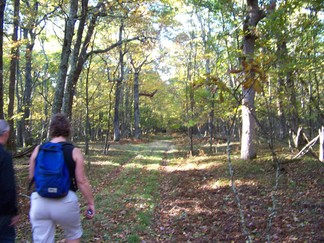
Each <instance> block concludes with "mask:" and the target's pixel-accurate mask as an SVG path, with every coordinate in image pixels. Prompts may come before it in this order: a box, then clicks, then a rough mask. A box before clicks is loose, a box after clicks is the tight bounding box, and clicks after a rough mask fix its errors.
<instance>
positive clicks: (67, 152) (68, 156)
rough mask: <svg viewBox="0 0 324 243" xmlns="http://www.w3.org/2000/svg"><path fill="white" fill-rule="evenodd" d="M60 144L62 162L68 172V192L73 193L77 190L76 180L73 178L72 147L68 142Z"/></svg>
mask: <svg viewBox="0 0 324 243" xmlns="http://www.w3.org/2000/svg"><path fill="white" fill-rule="evenodd" d="M60 143H61V144H62V145H63V154H64V160H65V163H66V164H67V167H68V169H69V172H70V178H71V187H70V190H71V191H74V192H75V191H77V190H78V185H77V183H76V178H75V161H74V160H73V156H72V151H73V149H74V145H73V144H72V143H69V142H60Z"/></svg>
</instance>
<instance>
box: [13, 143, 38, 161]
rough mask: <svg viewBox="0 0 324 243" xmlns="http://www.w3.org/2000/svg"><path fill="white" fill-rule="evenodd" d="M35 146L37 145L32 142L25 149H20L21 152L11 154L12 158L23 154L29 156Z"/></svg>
mask: <svg viewBox="0 0 324 243" xmlns="http://www.w3.org/2000/svg"><path fill="white" fill-rule="evenodd" d="M36 146H37V145H36V144H34V145H32V146H30V147H28V148H26V149H25V150H23V151H21V152H18V153H15V154H13V155H12V157H13V158H21V157H23V156H28V157H29V156H30V155H31V153H32V152H33V151H34V149H35V147H36Z"/></svg>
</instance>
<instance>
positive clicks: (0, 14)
mask: <svg viewBox="0 0 324 243" xmlns="http://www.w3.org/2000/svg"><path fill="white" fill-rule="evenodd" d="M5 8H6V0H1V1H0V33H3V20H4V12H5ZM3 91H4V90H3V34H1V35H0V119H4V112H3V105H4V100H3Z"/></svg>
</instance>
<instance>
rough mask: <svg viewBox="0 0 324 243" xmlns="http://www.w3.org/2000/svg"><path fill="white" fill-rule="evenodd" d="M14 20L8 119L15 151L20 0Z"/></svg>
mask: <svg viewBox="0 0 324 243" xmlns="http://www.w3.org/2000/svg"><path fill="white" fill-rule="evenodd" d="M13 17H14V20H13V34H12V42H13V43H14V45H13V47H12V48H11V60H10V68H9V69H10V74H9V104H8V119H9V125H10V127H11V129H10V137H9V141H8V149H9V150H11V151H15V149H16V142H15V141H16V134H15V130H14V120H13V115H14V104H15V87H16V71H17V65H18V64H17V63H18V55H19V48H18V45H17V41H18V27H19V0H15V1H14V16H13Z"/></svg>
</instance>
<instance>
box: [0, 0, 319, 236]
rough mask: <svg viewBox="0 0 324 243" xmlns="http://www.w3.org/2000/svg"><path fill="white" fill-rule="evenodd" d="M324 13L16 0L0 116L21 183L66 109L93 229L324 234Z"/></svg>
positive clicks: (288, 2) (237, 5)
mask: <svg viewBox="0 0 324 243" xmlns="http://www.w3.org/2000/svg"><path fill="white" fill-rule="evenodd" d="M323 19H324V4H323V1H320V0H306V1H301V0H264V1H263V0H262V1H261V0H260V1H258V0H246V1H240V0H231V1H228V0H203V1H196V0H159V1H158V0H148V1H144V0H137V1H135V0H134V1H133V0H118V1H107V0H57V1H51V0H47V1H42V0H39V1H35V0H32V1H27V0H11V1H8V0H7V1H6V0H1V1H0V29H1V31H0V33H1V38H0V57H1V58H0V94H1V96H0V118H5V119H6V120H8V121H9V122H10V125H11V127H12V128H13V129H11V136H10V141H9V143H8V146H7V148H8V149H9V150H11V151H12V152H13V154H14V158H15V160H14V161H15V168H16V169H17V175H18V179H19V186H20V187H21V189H23V190H25V189H26V181H27V179H26V178H27V175H26V171H27V168H26V167H27V166H28V165H27V163H26V160H28V158H25V157H23V156H25V155H27V157H28V155H29V153H30V151H31V150H32V149H33V148H34V146H36V145H37V144H39V143H41V142H43V141H45V140H46V139H48V125H49V122H50V119H51V117H52V115H53V114H55V113H58V112H64V113H65V114H67V116H68V117H69V119H70V120H71V123H72V127H73V137H72V138H71V139H72V141H73V142H74V143H76V144H77V145H78V146H80V147H81V148H82V149H83V151H84V153H85V154H86V156H90V157H86V158H87V159H88V161H89V162H88V163H89V168H91V169H89V172H91V173H90V179H91V182H92V185H93V186H94V190H95V192H96V200H97V201H98V202H99V203H98V212H99V215H101V216H99V215H98V218H97V219H96V221H94V222H87V223H86V224H89V225H90V226H91V227H90V226H89V229H87V230H90V229H94V228H95V229H97V231H98V232H86V236H85V237H86V239H87V242H90V241H97V242H100V241H103V242H105V239H110V240H112V239H114V240H116V239H117V240H118V239H120V240H121V241H128V242H141V240H147V242H150V241H149V240H152V242H156V241H166V242H168V239H169V240H170V241H172V240H174V241H177V240H178V241H182V240H183V241H188V240H189V241H190V240H193V241H195V240H197V239H198V242H199V239H205V240H206V241H209V240H213V239H224V240H225V241H226V240H229V241H230V240H237V241H242V240H243V241H245V240H247V241H252V240H253V239H257V240H260V239H262V240H263V241H264V240H265V239H267V241H268V242H270V241H271V239H272V240H286V241H287V242H289V241H296V240H298V239H300V240H302V241H308V240H310V241H321V240H323V234H322V231H321V226H323V217H322V216H320V217H318V216H316V215H321V214H322V209H323V200H322V198H323V197H322V195H323V194H322V192H323V180H322V179H321V178H323V176H322V175H323V167H322V165H323V164H322V163H320V162H319V160H320V161H322V162H323V159H324V158H323V137H324V136H323V133H324V131H323V118H324V114H323V105H324V90H323V89H324V85H323V60H324V59H323V48H324V47H323ZM319 133H320V134H319ZM154 134H164V136H171V135H172V136H171V138H170V137H169V138H168V139H171V140H172V141H173V142H172V143H174V144H176V145H177V146H179V148H180V147H181V152H179V153H178V152H175V151H176V150H174V151H173V150H172V149H171V148H173V146H176V145H172V146H171V145H169V143H166V142H162V143H158V144H155V143H154V142H152V140H151V139H152V137H151V136H153V135H154ZM175 134H176V135H175ZM320 135H321V138H320ZM319 138H320V140H321V141H322V142H321V143H320V145H319V143H318V142H317V141H318V140H319ZM129 141H132V143H133V145H130V144H129ZM143 144H144V145H143ZM305 145H306V147H305ZM318 145H319V146H318ZM145 149H149V151H147V150H145ZM160 149H161V151H164V152H163V153H161V152H160ZM172 151H173V152H172ZM169 152H170V153H169ZM318 152H320V155H318ZM155 153H157V155H155ZM306 153H307V154H308V155H310V156H311V159H310V157H308V158H307V159H305V157H302V156H303V155H304V154H306ZM153 155H154V156H157V157H158V158H159V159H161V158H162V162H159V165H156V166H157V167H158V168H159V169H158V170H157V171H160V174H159V175H160V176H161V177H159V176H158V175H157V174H156V171H155V172H153V170H148V169H147V168H149V167H150V165H151V164H153V162H152V161H151V160H150V159H147V158H146V156H148V157H150V156H153ZM102 156H103V157H102ZM168 156H171V157H170V158H168ZM22 157H23V159H22V160H20V159H18V158H22ZM154 160H156V161H157V160H158V159H154ZM98 161H99V162H98ZM110 161H113V162H110ZM134 161H136V163H137V164H136V165H134V163H135V162H134ZM224 161H227V165H226V164H225V165H224V164H223V162H224ZM133 162H134V163H133ZM295 162H296V163H295ZM110 163H112V164H110ZM90 164H91V166H92V167H91V166H90ZM112 165H113V166H112ZM204 165H206V168H203V169H202V167H203V166H204ZM129 166H134V168H130V167H129ZM188 166H189V167H190V166H192V167H190V168H192V169H190V170H188ZM224 166H225V167H224ZM227 167H228V169H225V170H224V168H227ZM233 167H234V169H235V170H234V169H233ZM139 168H144V170H140V169H139ZM182 168H183V171H182ZM219 168H220V169H219ZM180 169H181V171H180ZM226 171H227V172H226ZM234 171H236V172H237V173H238V174H236V176H239V178H238V179H237V180H236V179H235V177H234V176H235V174H234ZM226 173H227V174H226ZM225 174H226V175H225ZM223 177H224V178H223ZM225 177H226V178H225ZM132 178H133V179H134V180H135V181H131V179H132ZM222 178H223V179H222ZM282 178H284V179H282ZM285 178H286V179H285ZM301 178H302V179H303V180H301ZM115 179H116V180H115ZM206 181H209V182H208V183H209V184H208V185H205V184H204V183H205V182H206ZM224 181H226V183H224ZM128 182H129V183H128ZM135 183H138V185H139V186H137V187H134V185H135ZM110 185H113V186H114V187H110ZM127 185H128V186H127ZM199 185H200V186H201V188H203V189H201V188H200V187H199ZM211 185H212V186H211ZM224 185H225V187H223V186H224ZM226 185H230V187H226ZM115 187H117V188H119V187H125V188H123V189H124V191H123V192H122V193H121V192H120V191H118V190H116V189H115ZM198 187H199V188H200V189H199V190H198ZM141 188H144V189H147V191H146V193H147V192H151V194H150V195H149V196H147V195H146V194H145V196H144V197H140V198H137V196H136V195H135V196H129V195H131V193H137V190H140V189H141ZM174 188H176V190H175V191H174V190H173V189H174ZM117 192H118V193H117ZM156 192H159V193H160V195H159V196H160V198H159V196H157V195H155V194H156ZM138 193H140V192H138ZM106 194H107V195H110V196H111V197H109V198H110V199H109V200H111V201H106V200H108V199H107V198H105V197H104V195H106ZM198 195H199V198H198V197H197V196H198ZM215 195H216V196H215ZM25 196H26V195H25ZM25 196H24V195H22V197H20V199H21V200H22V202H21V205H23V207H25V208H23V209H22V212H28V200H27V198H28V196H27V197H25ZM214 196H215V197H214ZM146 197H147V198H146ZM103 199H104V200H103ZM180 199H181V200H180ZM182 199H183V201H182ZM114 200H115V201H114ZM141 200H144V201H145V200H146V201H145V203H143V204H142V201H141ZM157 201H159V203H156V204H155V205H153V203H152V202H157ZM261 201H262V203H261ZM184 202H187V203H188V204H186V203H184ZM254 202H260V205H261V207H262V208H261V209H259V208H258V207H259V206H258V205H257V203H254ZM173 203H174V205H177V207H176V206H175V207H173V208H171V209H170V205H171V204H173ZM190 203H191V204H190ZM107 205H110V206H111V207H113V206H114V207H116V208H115V209H110V207H108V206H107ZM127 205H128V206H129V207H128V206H127ZM138 205H146V206H147V208H146V206H145V207H144V208H141V209H139V210H138V211H136V210H137V206H138ZM186 205H189V206H188V207H187V208H186ZM195 205H196V206H197V205H200V206H201V208H204V207H207V208H205V209H204V210H206V211H203V210H202V211H201V213H197V212H196V210H198V209H201V208H199V207H196V206H195ZM119 206H123V207H121V208H118V207H119ZM156 206H157V207H156ZM278 207H279V208H280V209H281V210H282V211H280V210H278ZM125 208H127V210H126V209H125ZM181 208H182V209H181ZM221 208H222V209H223V210H220V209H221ZM144 209H150V210H149V212H148V214H145V212H146V211H145V212H143V210H144ZM153 209H154V210H153ZM169 209H170V210H169ZM176 209H179V210H178V211H177V210H176ZM180 209H181V210H180ZM193 209H194V210H193ZM106 210H110V211H109V212H107V211H106ZM113 210H115V211H113ZM132 210H135V211H132ZM237 210H238V211H237ZM198 211H199V210H198ZM129 212H131V213H130V214H129ZM203 212H206V213H203ZM100 213H101V214H100ZM194 213H197V214H194ZM26 215H27V213H26V214H25V216H26ZM105 215H109V217H108V216H107V217H106V216H105ZM251 215H252V216H251ZM264 215H268V217H265V216H264ZM131 216H132V217H134V218H132V217H131ZM211 216H212V217H211ZM275 216H277V217H275ZM26 217H27V216H26ZM152 217H153V218H154V219H151V218H152ZM138 218H141V220H139V222H140V223H143V222H144V223H143V224H144V226H145V227H149V230H143V231H141V230H139V231H138V228H136V227H135V228H134V222H137V221H138ZM264 218H266V219H265V220H264ZM146 219H148V220H146ZM220 219H221V221H219V220H220ZM136 220H137V221H136ZM250 220H251V222H250ZM265 221H267V223H265ZM22 222H23V223H22V225H21V226H19V230H18V233H19V237H20V239H22V238H24V237H27V236H28V237H29V235H30V234H29V233H30V228H29V227H30V226H29V225H28V223H27V222H28V219H27V218H26V220H23V221H22ZM149 222H155V223H154V225H153V226H152V225H151V224H150V223H149ZM192 222H194V223H192ZM129 224H130V225H129ZM143 224H142V225H141V227H142V226H143ZM107 225H109V227H108V226H107ZM211 225H213V226H212V227H211ZM238 225H241V226H239V228H238ZM115 226H116V227H115ZM151 226H152V227H155V230H153V229H152V227H151ZM171 226H172V227H171ZM271 226H273V231H274V232H272V231H271ZM114 227H115V228H114ZM119 227H125V228H123V229H120V228H119ZM132 227H133V228H132ZM138 227H140V226H138ZM145 227H144V228H145ZM145 229H147V228H145ZM114 230H116V231H114ZM107 231H109V232H108V233H107V235H106V233H105V232H107ZM153 231H154V232H155V233H154V234H153V233H152V232H153ZM265 231H266V232H267V233H264V232H265ZM27 232H28V233H27ZM184 232H185V233H184ZM260 232H263V233H260ZM127 239H128V240H127ZM131 239H134V240H133V241H132V240H131ZM26 242H29V241H28V240H26Z"/></svg>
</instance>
